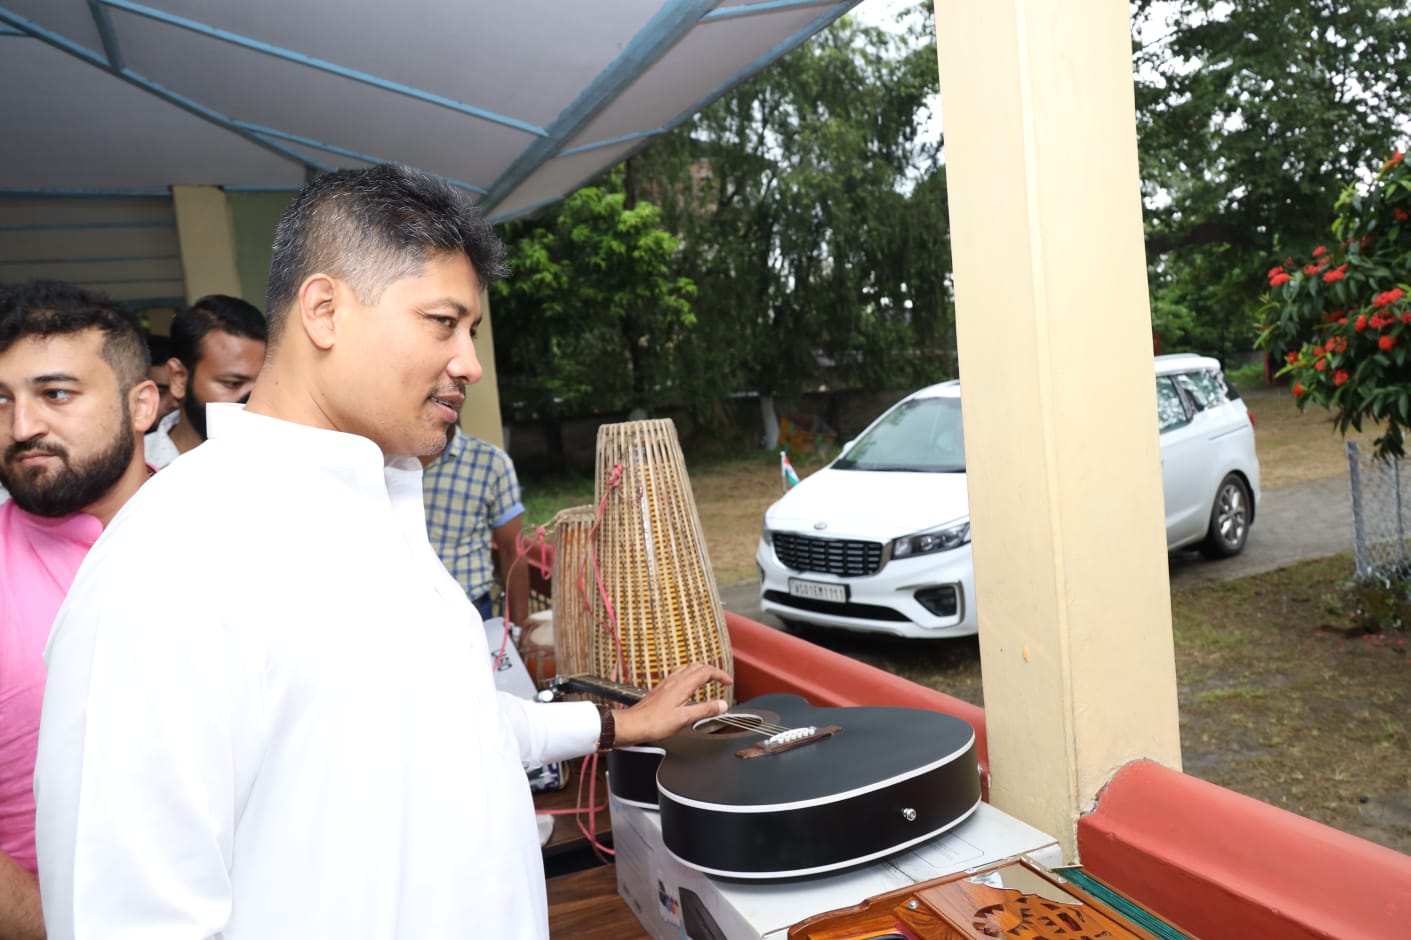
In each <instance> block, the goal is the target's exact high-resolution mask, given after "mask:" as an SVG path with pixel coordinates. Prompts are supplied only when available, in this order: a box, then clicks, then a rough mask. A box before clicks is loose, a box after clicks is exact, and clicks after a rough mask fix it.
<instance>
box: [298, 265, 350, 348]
mask: <svg viewBox="0 0 1411 940" xmlns="http://www.w3.org/2000/svg"><path fill="white" fill-rule="evenodd" d="M338 298H339V291H338V281H337V280H336V279H335V278H333V277H332V276H331V275H328V274H311V275H310V276H309V277H307V278H306V279H305V280H304V283H303V284H300V285H299V294H298V297H297V301H298V304H297V308H296V312H297V313H298V314H299V326H300V327H301V328H302V329H303V331H304V335H305V336H307V337H308V338H309V342H311V343H313V344H314V346H315V347H316V348H318V349H331V348H333V342H334V339H335V337H336V335H337V329H336V327H337V324H336V322H335V320H334V314H335V313H336V312H337V309H338Z"/></svg>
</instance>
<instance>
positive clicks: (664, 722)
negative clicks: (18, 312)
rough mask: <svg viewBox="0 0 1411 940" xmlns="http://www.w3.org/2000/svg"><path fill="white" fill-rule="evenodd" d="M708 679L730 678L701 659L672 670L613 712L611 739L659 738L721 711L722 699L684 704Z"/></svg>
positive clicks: (619, 741) (625, 741) (641, 741)
mask: <svg viewBox="0 0 1411 940" xmlns="http://www.w3.org/2000/svg"><path fill="white" fill-rule="evenodd" d="M711 681H715V682H720V683H722V684H724V685H729V684H730V683H731V681H732V680H731V679H730V677H729V676H728V675H726V674H725V673H724V672H722V671H720V670H719V669H717V668H715V667H714V666H706V665H703V664H701V663H696V664H694V665H691V666H683V667H682V668H680V669H678V670H676V671H675V672H673V673H672V674H671V675H669V676H667V677H666V678H665V679H663V680H662V681H661V682H660V683H658V684H657V686H656V687H655V688H653V689H652V690H651V691H650V692H648V693H647V694H646V695H645V696H643V697H642V700H641V701H640V702H638V703H637V704H635V705H633V706H632V707H631V708H623V709H619V710H617V711H616V712H614V713H613V718H614V719H615V721H616V725H617V737H616V742H615V743H616V744H617V745H619V746H620V745H624V744H644V743H646V742H648V741H660V740H661V739H662V738H666V737H670V736H671V735H673V734H675V733H676V732H678V731H680V730H681V729H682V728H685V727H688V726H689V725H692V724H694V723H696V722H698V721H703V720H705V719H706V718H714V717H715V716H717V715H723V714H725V712H726V710H727V709H728V708H729V706H728V705H727V704H726V703H725V701H724V700H722V699H715V700H713V701H709V702H696V703H692V704H687V700H688V699H690V697H691V696H692V695H694V694H695V693H696V690H697V689H699V688H700V687H701V686H703V685H705V684H706V683H707V682H711Z"/></svg>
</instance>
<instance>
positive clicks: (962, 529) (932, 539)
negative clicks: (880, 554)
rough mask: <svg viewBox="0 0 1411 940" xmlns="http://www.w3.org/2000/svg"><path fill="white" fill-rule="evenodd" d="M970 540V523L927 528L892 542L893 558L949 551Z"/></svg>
mask: <svg viewBox="0 0 1411 940" xmlns="http://www.w3.org/2000/svg"><path fill="white" fill-rule="evenodd" d="M968 541H970V523H969V522H968V521H966V522H962V523H961V524H960V525H950V526H946V527H945V528H939V529H927V530H926V531H925V532H918V533H916V534H915V535H908V536H905V537H903V538H899V539H897V540H895V541H894V542H892V557H893V558H908V557H910V556H912V555H929V554H931V553H932V552H944V551H949V550H950V549H952V548H959V547H960V546H962V545H964V544H965V543H966V542H968Z"/></svg>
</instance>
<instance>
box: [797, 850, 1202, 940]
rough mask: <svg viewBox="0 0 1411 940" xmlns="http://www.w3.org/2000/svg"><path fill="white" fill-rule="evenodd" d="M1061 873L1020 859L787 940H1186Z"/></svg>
mask: <svg viewBox="0 0 1411 940" xmlns="http://www.w3.org/2000/svg"><path fill="white" fill-rule="evenodd" d="M1063 872H1064V873H1063V874H1060V873H1058V872H1054V871H1050V870H1048V869H1046V868H1044V867H1043V866H1041V865H1038V864H1036V863H1033V862H1031V861H1029V860H1028V859H1022V860H1018V861H1011V862H1005V863H1001V864H999V865H994V866H990V867H988V868H983V869H980V870H979V871H976V872H966V873H963V874H959V875H953V876H948V877H945V878H938V879H936V880H934V881H926V882H922V883H920V884H916V885H912V886H911V887H909V888H900V889H898V890H896V891H890V892H888V893H886V894H880V895H877V896H876V897H873V898H869V899H868V900H866V901H864V902H862V903H861V904H857V905H854V906H853V907H848V908H842V909H840V910H836V911H830V912H828V913H824V914H817V915H815V916H813V917H810V918H808V919H807V920H804V921H800V922H799V923H797V924H795V925H794V926H793V927H791V928H789V940H988V938H991V937H999V938H1012V940H1129V938H1156V940H1175V938H1183V937H1185V934H1182V933H1180V932H1179V931H1177V930H1176V929H1175V928H1173V927H1171V926H1170V925H1168V924H1165V923H1163V922H1162V921H1161V920H1160V919H1159V918H1157V917H1156V916H1155V915H1153V914H1152V913H1151V912H1149V911H1146V910H1143V909H1142V908H1140V907H1137V906H1136V905H1135V904H1133V903H1132V902H1131V901H1129V900H1127V899H1126V898H1123V897H1121V896H1120V895H1117V894H1115V893H1114V892H1112V891H1110V890H1109V889H1107V888H1105V887H1104V886H1102V885H1101V884H1099V883H1097V882H1095V881H1093V880H1092V879H1091V878H1090V877H1087V876H1085V875H1083V874H1082V873H1081V869H1065V870H1063ZM1065 874H1067V875H1072V876H1073V877H1065ZM1085 886H1086V887H1085Z"/></svg>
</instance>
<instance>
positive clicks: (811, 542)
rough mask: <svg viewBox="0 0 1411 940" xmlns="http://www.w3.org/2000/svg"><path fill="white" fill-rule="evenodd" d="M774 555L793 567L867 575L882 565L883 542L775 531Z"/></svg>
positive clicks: (838, 575)
mask: <svg viewBox="0 0 1411 940" xmlns="http://www.w3.org/2000/svg"><path fill="white" fill-rule="evenodd" d="M774 555H775V557H777V558H778V559H779V561H780V563H781V564H783V565H784V567H786V568H789V569H791V570H793V571H821V572H825V573H827V574H831V575H835V576H836V577H839V578H861V577H866V576H867V575H871V574H876V573H877V569H879V568H881V567H882V543H881V542H863V541H858V540H856V539H817V538H812V537H810V536H807V535H792V534H790V533H787V532H775V533H774Z"/></svg>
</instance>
